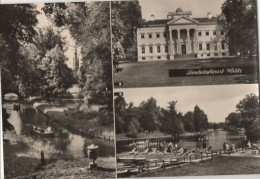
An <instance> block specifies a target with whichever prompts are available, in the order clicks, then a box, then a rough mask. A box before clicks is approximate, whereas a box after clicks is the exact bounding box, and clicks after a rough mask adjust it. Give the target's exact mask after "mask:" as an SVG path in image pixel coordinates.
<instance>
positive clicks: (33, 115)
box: [3, 103, 115, 158]
mask: <svg viewBox="0 0 260 179" xmlns="http://www.w3.org/2000/svg"><path fill="white" fill-rule="evenodd" d="M20 105H21V110H20V111H18V112H17V111H14V110H13V107H12V106H13V104H12V103H5V104H3V106H4V107H5V108H6V109H7V112H8V113H9V114H10V117H9V119H8V121H9V122H10V123H11V124H12V125H13V126H14V133H15V135H17V136H19V137H25V138H27V139H29V140H30V141H32V142H33V143H34V144H35V145H36V144H37V145H38V147H42V148H44V147H46V146H47V145H48V149H49V148H50V149H53V150H55V151H62V152H67V153H69V154H71V155H72V156H73V157H74V158H82V157H87V152H86V147H87V146H89V145H91V144H92V143H94V144H95V145H98V146H99V156H100V157H110V156H114V155H115V147H114V142H113V141H107V140H106V141H104V140H103V139H99V138H90V137H86V136H81V135H77V134H73V133H72V132H70V131H68V130H66V129H65V128H63V127H62V126H61V125H59V124H57V123H56V122H54V121H51V120H50V119H48V118H47V117H46V116H45V115H44V114H43V113H41V112H38V111H37V110H35V109H34V108H33V106H32V104H31V103H21V104H20ZM33 124H34V125H36V126H42V125H47V126H51V127H52V129H53V131H54V137H48V138H47V137H44V136H39V135H38V134H37V133H36V132H34V131H33V128H32V125H33Z"/></svg>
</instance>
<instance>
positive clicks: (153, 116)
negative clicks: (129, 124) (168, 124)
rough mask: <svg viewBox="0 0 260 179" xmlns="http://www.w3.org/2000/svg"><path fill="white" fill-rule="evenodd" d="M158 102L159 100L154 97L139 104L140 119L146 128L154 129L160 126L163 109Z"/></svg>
mask: <svg viewBox="0 0 260 179" xmlns="http://www.w3.org/2000/svg"><path fill="white" fill-rule="evenodd" d="M156 103H157V101H156V100H155V99H154V98H150V99H148V100H147V101H143V102H142V103H141V104H140V106H139V113H140V118H139V121H140V123H141V126H142V128H143V129H144V130H148V131H152V130H157V129H159V128H160V122H159V118H160V115H161V111H160V108H159V107H158V106H157V104H156Z"/></svg>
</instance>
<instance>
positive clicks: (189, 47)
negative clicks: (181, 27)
mask: <svg viewBox="0 0 260 179" xmlns="http://www.w3.org/2000/svg"><path fill="white" fill-rule="evenodd" d="M186 31H187V49H186V51H187V54H190V53H191V41H190V29H186Z"/></svg>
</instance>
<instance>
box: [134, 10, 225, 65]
mask: <svg viewBox="0 0 260 179" xmlns="http://www.w3.org/2000/svg"><path fill="white" fill-rule="evenodd" d="M137 34H138V36H137V46H138V61H153V60H174V59H176V58H178V59H183V58H209V57H221V56H228V55H229V52H228V47H227V45H225V35H224V30H223V26H222V25H221V24H219V23H218V19H217V18H216V17H212V16H211V13H208V14H207V17H204V18H192V13H191V11H186V12H184V11H182V9H181V8H178V9H177V10H176V11H175V12H169V14H168V16H167V19H158V20H155V19H153V20H151V21H148V22H146V24H145V25H144V26H143V27H142V28H138V31H137Z"/></svg>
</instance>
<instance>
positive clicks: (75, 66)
mask: <svg viewBox="0 0 260 179" xmlns="http://www.w3.org/2000/svg"><path fill="white" fill-rule="evenodd" d="M78 69H79V57H78V54H77V49H75V53H74V57H73V71H74V73H77V71H78Z"/></svg>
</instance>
